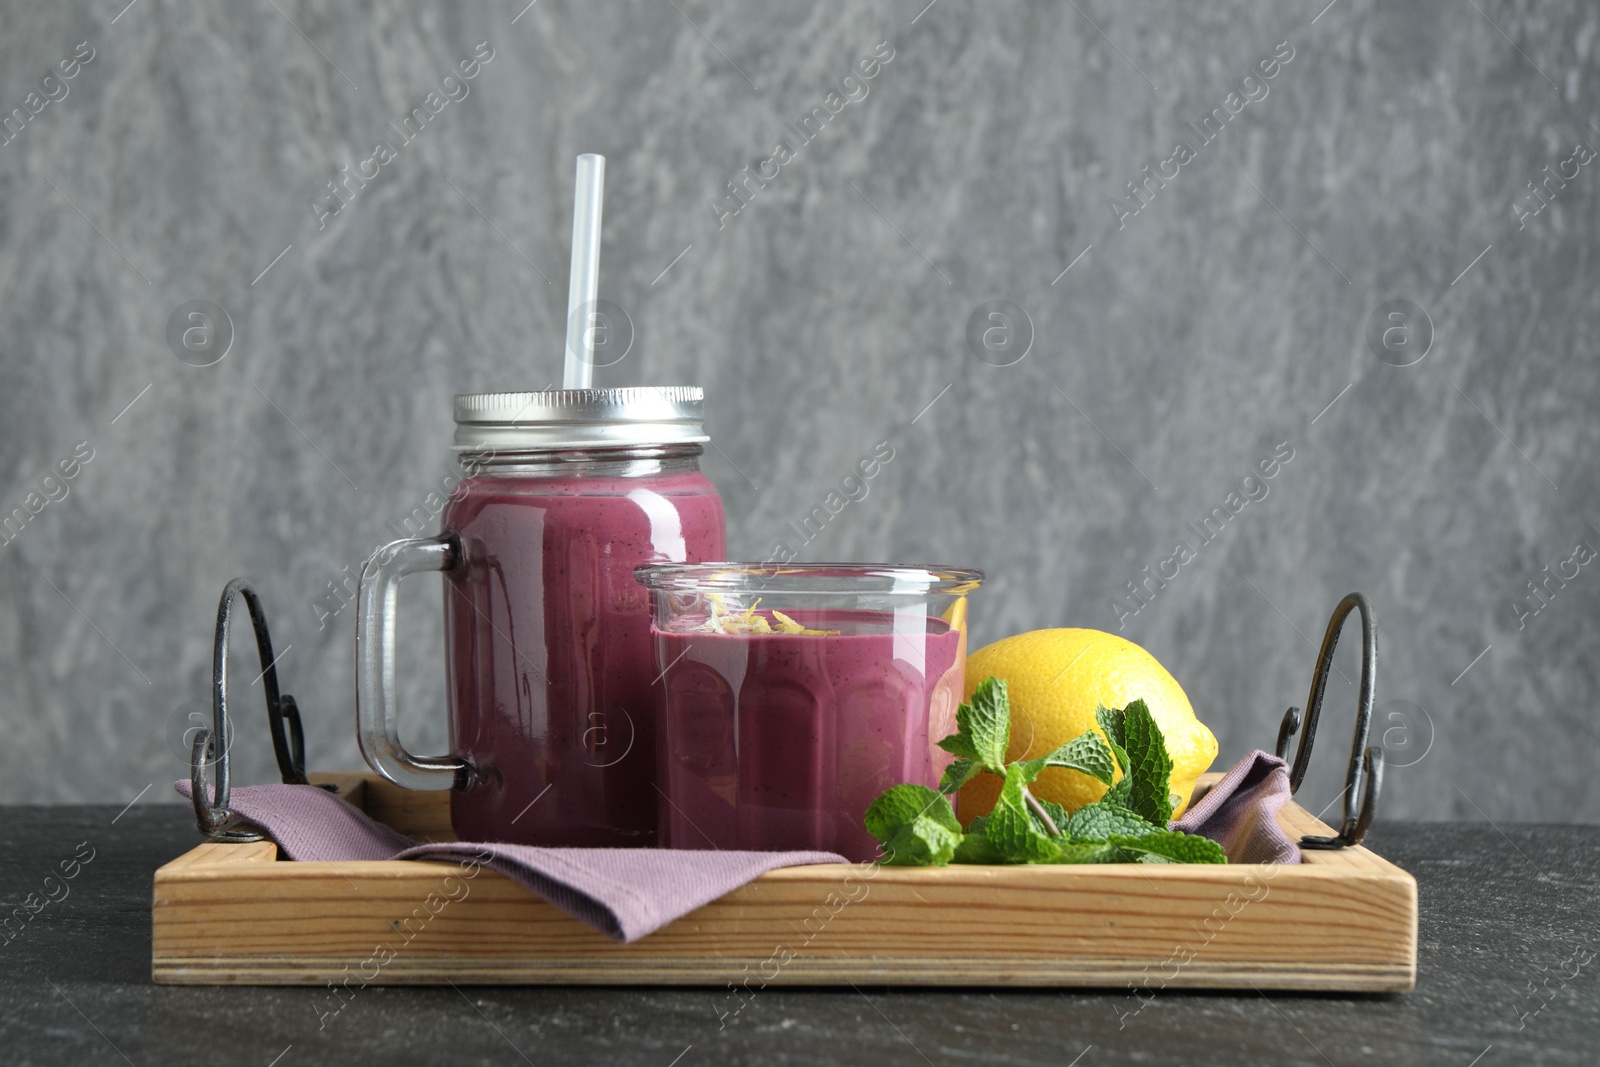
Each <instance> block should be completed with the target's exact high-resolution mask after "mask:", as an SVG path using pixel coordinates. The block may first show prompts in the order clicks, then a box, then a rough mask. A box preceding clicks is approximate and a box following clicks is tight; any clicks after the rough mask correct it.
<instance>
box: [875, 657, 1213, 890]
mask: <svg viewBox="0 0 1600 1067" xmlns="http://www.w3.org/2000/svg"><path fill="white" fill-rule="evenodd" d="M1095 720H1096V722H1098V723H1099V725H1100V729H1101V730H1102V731H1104V733H1105V736H1104V737H1102V736H1101V735H1100V734H1098V733H1096V732H1095V731H1093V730H1087V731H1085V732H1084V733H1083V734H1081V735H1079V736H1078V737H1075V738H1073V739H1072V740H1071V741H1068V742H1067V743H1066V744H1064V745H1062V746H1061V747H1060V748H1058V749H1056V750H1055V751H1054V752H1051V753H1048V754H1046V755H1044V756H1039V757H1037V758H1035V759H1031V760H1016V761H1014V762H1010V763H1007V762H1006V759H1005V753H1006V747H1007V745H1008V744H1009V743H1010V739H1011V703H1010V698H1009V696H1008V695H1007V692H1006V684H1005V682H1003V681H1001V680H999V679H997V678H989V679H986V680H985V681H984V682H983V683H982V684H980V685H979V686H978V687H977V689H976V690H974V691H973V694H972V700H971V702H970V703H968V704H962V705H961V706H960V708H958V709H957V711H956V727H957V729H956V732H955V733H954V734H951V735H950V736H949V737H946V738H944V739H943V740H941V741H940V742H939V747H940V748H943V749H944V750H945V751H946V752H950V753H952V754H954V755H955V756H956V759H955V761H954V762H953V763H951V764H950V766H949V767H948V768H946V769H945V772H944V775H943V777H942V778H941V780H940V782H939V789H938V791H937V792H935V791H934V790H932V789H929V788H928V787H926V786H922V785H897V786H895V787H894V788H892V789H889V790H887V791H886V792H885V793H883V795H881V796H880V797H878V799H877V800H875V801H873V803H872V806H871V807H870V808H868V809H867V813H866V819H865V822H866V827H867V830H868V832H870V833H871V834H872V836H874V837H876V838H877V839H878V841H879V842H880V843H881V844H882V845H883V851H884V857H885V858H884V862H885V863H887V864H894V865H898V866H938V867H942V866H944V865H945V864H947V863H977V864H1004V863H1226V862H1227V857H1226V856H1224V855H1223V852H1222V848H1221V846H1219V845H1218V844H1217V843H1216V842H1214V841H1212V840H1210V839H1209V838H1204V837H1199V836H1196V835H1194V834H1186V833H1182V832H1181V831H1176V830H1170V829H1168V828H1167V824H1168V822H1169V821H1170V820H1171V818H1172V809H1173V805H1174V803H1175V802H1176V801H1177V799H1178V798H1177V797H1175V796H1173V795H1172V793H1171V784H1170V780H1171V777H1172V759H1171V757H1170V756H1169V755H1168V754H1167V748H1166V743H1165V741H1164V739H1163V738H1162V736H1161V728H1160V727H1159V726H1157V725H1156V721H1155V718H1154V717H1153V716H1152V715H1151V714H1150V709H1149V708H1148V707H1147V706H1146V705H1145V703H1144V701H1142V700H1135V701H1133V702H1132V703H1131V704H1129V705H1128V706H1127V707H1125V708H1104V707H1102V708H1099V709H1098V710H1097V711H1096V712H1095ZM1052 767H1055V768H1063V769H1066V770H1073V771H1077V772H1079V773H1080V774H1086V775H1088V776H1089V777H1091V778H1093V779H1095V780H1096V781H1099V782H1102V783H1104V784H1106V785H1107V786H1109V787H1110V788H1109V789H1107V791H1106V794H1105V796H1103V797H1101V799H1100V800H1098V801H1096V802H1095V803H1093V804H1088V805H1085V806H1084V807H1082V808H1079V809H1078V810H1077V811H1076V812H1074V813H1072V814H1071V815H1068V814H1067V812H1066V811H1065V810H1064V809H1063V808H1062V807H1061V806H1060V805H1058V804H1055V803H1053V802H1051V801H1048V800H1041V799H1039V798H1037V797H1035V796H1034V795H1033V793H1032V792H1031V791H1030V790H1029V788H1028V787H1029V786H1030V785H1032V784H1033V783H1034V781H1035V780H1037V779H1038V777H1039V775H1040V774H1042V773H1044V771H1045V770H1046V769H1048V768H1052ZM984 771H990V772H993V773H994V774H998V775H1000V776H1001V777H1002V778H1004V779H1005V781H1004V784H1003V785H1002V786H1001V788H1000V796H999V798H998V799H997V800H996V801H995V805H994V809H993V810H992V811H991V812H990V813H989V814H988V815H985V816H981V817H979V818H977V819H974V820H973V821H972V822H971V823H970V824H968V826H967V827H966V829H965V830H963V829H962V827H961V823H960V821H959V820H957V819H956V816H955V811H954V810H953V809H952V808H951V806H950V801H949V799H948V798H949V796H950V795H951V794H953V793H955V792H956V791H958V790H959V789H960V788H961V787H962V786H963V785H965V784H966V783H967V782H969V781H971V780H972V779H973V778H975V777H977V775H979V774H980V773H982V772H984ZM1118 771H1121V772H1122V777H1121V778H1117V772H1118Z"/></svg>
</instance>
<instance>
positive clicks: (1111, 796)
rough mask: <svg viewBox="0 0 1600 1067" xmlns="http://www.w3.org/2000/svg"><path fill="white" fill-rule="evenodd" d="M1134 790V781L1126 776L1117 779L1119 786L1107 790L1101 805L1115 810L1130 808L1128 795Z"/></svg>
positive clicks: (1101, 799)
mask: <svg viewBox="0 0 1600 1067" xmlns="http://www.w3.org/2000/svg"><path fill="white" fill-rule="evenodd" d="M1132 789H1133V779H1132V778H1129V777H1128V776H1127V775H1126V774H1124V775H1123V776H1122V777H1121V778H1119V779H1117V784H1116V785H1114V786H1112V787H1111V788H1110V789H1107V790H1106V795H1105V796H1103V797H1101V798H1100V803H1102V804H1105V805H1107V806H1109V807H1114V808H1126V807H1127V806H1128V793H1129V792H1130V791H1131V790H1132Z"/></svg>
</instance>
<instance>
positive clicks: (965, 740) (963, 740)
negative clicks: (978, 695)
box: [938, 704, 983, 767]
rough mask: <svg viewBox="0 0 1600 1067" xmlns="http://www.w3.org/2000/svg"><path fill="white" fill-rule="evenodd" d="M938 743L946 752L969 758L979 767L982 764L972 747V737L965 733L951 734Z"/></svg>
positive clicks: (961, 757)
mask: <svg viewBox="0 0 1600 1067" xmlns="http://www.w3.org/2000/svg"><path fill="white" fill-rule="evenodd" d="M961 707H962V708H965V707H966V705H965V704H963V705H961ZM958 714H959V709H958ZM938 744H939V747H940V748H942V749H944V750H945V751H946V752H949V753H953V754H954V755H955V756H957V757H959V758H960V759H965V760H971V761H972V762H974V763H976V764H978V766H979V767H982V766H983V761H982V760H981V759H979V757H978V750H977V749H975V748H973V747H972V738H970V737H968V736H967V735H966V734H965V733H959V734H951V735H950V736H949V737H946V738H945V739H944V740H942V741H940V742H939V743H938Z"/></svg>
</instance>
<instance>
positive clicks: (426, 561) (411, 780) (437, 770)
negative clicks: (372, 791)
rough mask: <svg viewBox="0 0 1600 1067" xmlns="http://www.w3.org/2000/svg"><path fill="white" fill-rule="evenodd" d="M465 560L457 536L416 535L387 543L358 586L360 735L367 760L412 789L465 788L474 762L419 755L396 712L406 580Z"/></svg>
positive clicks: (377, 553) (471, 773) (389, 777)
mask: <svg viewBox="0 0 1600 1067" xmlns="http://www.w3.org/2000/svg"><path fill="white" fill-rule="evenodd" d="M460 561H461V547H460V545H459V543H457V541H456V540H455V538H454V537H451V536H448V535H441V536H439V537H411V538H407V539H405V540H403V541H394V542H391V543H390V544H387V545H384V546H383V547H382V548H380V549H378V551H377V552H375V553H373V555H372V558H371V559H369V560H367V562H366V565H365V566H363V567H362V568H361V580H360V582H359V584H358V585H357V586H356V739H357V740H358V741H359V742H360V744H361V754H362V755H363V756H364V757H366V760H367V764H368V766H370V767H371V768H372V769H373V770H375V771H377V772H378V773H379V774H380V775H382V776H383V777H384V778H386V779H388V780H389V781H391V782H393V783H394V784H395V785H398V786H403V787H405V788H406V789H433V790H440V789H451V788H455V787H457V786H464V785H466V784H467V782H468V781H469V780H470V779H471V777H472V775H473V766H472V764H471V763H469V762H468V761H466V760H464V759H462V758H460V757H459V756H413V755H412V754H411V753H410V752H407V751H406V748H405V746H404V745H402V744H401V743H400V732H399V729H398V727H397V723H396V716H395V696H394V689H395V684H394V643H395V641H394V638H395V609H396V607H397V605H398V604H399V600H400V579H401V578H404V577H405V576H406V575H408V574H418V573H421V572H423V571H448V570H452V569H454V568H455V566H456V565H457V564H458V563H459V562H460Z"/></svg>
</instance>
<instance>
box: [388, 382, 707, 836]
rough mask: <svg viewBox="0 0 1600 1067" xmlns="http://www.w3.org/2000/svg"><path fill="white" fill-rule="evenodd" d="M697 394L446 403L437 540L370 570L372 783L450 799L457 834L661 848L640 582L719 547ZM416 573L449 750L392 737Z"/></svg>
mask: <svg viewBox="0 0 1600 1067" xmlns="http://www.w3.org/2000/svg"><path fill="white" fill-rule="evenodd" d="M702 400H703V393H702V391H701V390H700V389H698V388H692V387H667V388H626V389H574V390H546V391H544V392H537V393H479V394H470V395H465V396H458V397H456V398H455V419H456V433H455V447H456V451H457V452H458V453H464V454H466V456H467V457H469V458H470V464H469V465H468V466H469V470H470V471H471V473H470V474H469V476H468V477H467V478H466V479H465V480H464V481H463V482H462V483H461V485H460V486H459V487H458V488H457V489H456V491H455V492H454V493H453V494H452V496H451V500H450V502H449V504H448V505H447V506H446V508H445V510H444V513H443V515H442V516H441V532H440V533H439V535H438V536H437V537H416V538H410V539H406V540H402V541H396V542H394V543H392V544H390V545H387V546H385V547H384V548H382V549H379V550H378V552H377V553H376V554H375V555H374V556H373V557H372V558H371V559H370V560H368V561H367V564H366V566H365V567H364V568H363V569H362V574H361V581H360V586H359V590H358V595H357V605H358V606H357V613H356V726H357V736H358V738H359V740H360V744H361V753H362V755H363V756H364V757H366V760H367V763H368V764H369V765H370V766H371V767H372V769H373V770H374V771H376V772H377V773H378V774H380V775H382V776H383V777H384V778H386V779H388V780H389V781H391V782H393V783H395V784H396V785H400V786H404V787H406V788H409V789H432V790H443V789H449V790H452V794H451V798H450V821H451V825H452V827H453V829H454V831H455V834H456V836H457V838H459V839H461V840H465V841H508V842H514V843H520V844H533V845H552V846H561V845H570V846H608V847H622V846H643V847H648V846H653V845H655V844H656V841H657V814H656V805H657V800H658V793H657V790H656V778H655V758H656V756H655V744H656V730H655V713H654V706H655V698H654V696H653V695H652V688H653V685H654V682H655V680H656V677H657V672H656V668H655V657H654V653H653V649H652V646H651V625H650V608H649V602H648V596H647V594H646V592H645V590H644V589H643V588H641V587H640V586H639V585H638V584H637V583H636V582H635V581H634V576H633V571H634V568H635V567H637V566H639V565H641V564H645V563H652V562H663V561H671V562H696V561H703V560H711V559H720V558H721V557H722V556H723V555H724V554H725V544H726V532H725V528H724V517H723V510H722V500H721V498H720V497H719V496H718V495H717V491H716V489H715V488H714V487H713V486H712V485H711V483H710V481H708V480H707V479H706V477H705V476H704V475H703V474H701V473H700V466H699V458H698V457H699V456H700V453H701V449H702V445H703V444H704V442H706V441H707V440H709V438H707V437H706V436H705V434H704V432H703V429H702ZM420 571H442V572H444V576H445V605H444V608H445V618H444V621H445V655H446V664H447V668H448V674H449V678H448V692H449V709H450V714H449V729H450V733H449V737H450V753H449V754H448V755H445V756H414V755H412V754H411V753H409V752H408V751H406V749H405V747H404V746H403V745H402V744H401V742H400V738H399V734H398V731H397V728H396V713H395V695H394V690H395V647H394V645H395V611H396V605H397V600H398V585H399V582H400V579H401V578H402V577H404V576H406V575H408V574H415V573H417V572H420Z"/></svg>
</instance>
